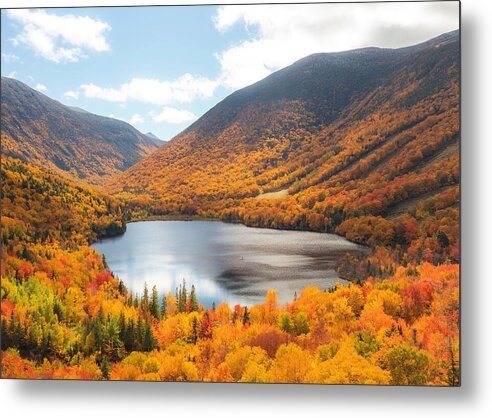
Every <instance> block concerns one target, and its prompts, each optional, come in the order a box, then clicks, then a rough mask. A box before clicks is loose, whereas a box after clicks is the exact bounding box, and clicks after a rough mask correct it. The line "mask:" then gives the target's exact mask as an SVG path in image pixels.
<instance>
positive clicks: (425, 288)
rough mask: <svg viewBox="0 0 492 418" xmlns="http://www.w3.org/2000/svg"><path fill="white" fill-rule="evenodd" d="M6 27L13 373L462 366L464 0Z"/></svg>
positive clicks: (395, 371)
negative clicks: (461, 14)
mask: <svg viewBox="0 0 492 418" xmlns="http://www.w3.org/2000/svg"><path fill="white" fill-rule="evenodd" d="M1 35H2V39H1V48H2V58H1V59H2V61H1V65H2V79H1V145H2V157H1V164H2V171H1V178H2V200H1V203H2V218H1V228H2V241H1V245H2V254H1V263H2V264H1V355H2V358H1V365H2V368H1V370H2V378H24V379H92V380H140V381H142V380H144V381H194V382H244V383H310V384H356V385H422V386H457V385H459V384H460V339H459V336H460V329H459V318H460V264H459V263H460V33H459V3H458V2H453V1H447V2H382V3H377V2H376V3H366V4H362V3H343V4H335V3H324V4H276V5H230V6H229V5H224V6H162V7H98V8H97V7H96V8H65V9H62V8H51V9H50V8H47V9H3V10H2V14H1Z"/></svg>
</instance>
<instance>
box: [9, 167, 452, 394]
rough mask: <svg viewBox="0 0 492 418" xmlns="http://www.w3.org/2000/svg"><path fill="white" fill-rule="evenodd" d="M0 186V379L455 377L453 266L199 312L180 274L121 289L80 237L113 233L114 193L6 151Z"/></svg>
mask: <svg viewBox="0 0 492 418" xmlns="http://www.w3.org/2000/svg"><path fill="white" fill-rule="evenodd" d="M2 192H3V202H4V211H3V217H2V233H3V234H2V240H3V242H2V244H3V251H2V272H1V273H2V288H1V291H2V295H1V297H2V305H1V306H2V323H1V326H2V330H1V332H2V350H3V355H2V376H3V377H15V378H44V379H46V378H56V379H112V380H113V379H114V380H119V379H121V380H169V381H185V380H186V381H210V382H308V383H348V384H397V385H424V384H425V385H456V384H458V382H459V328H458V317H459V266H458V265H457V264H449V263H435V262H434V261H435V260H434V259H431V260H429V261H426V262H422V263H419V264H414V263H411V262H408V263H407V265H406V266H402V265H400V266H398V267H395V265H392V266H390V267H389V268H388V270H387V271H378V273H379V272H381V273H382V275H379V274H376V275H375V276H374V277H372V276H371V277H369V278H368V279H367V280H364V282H363V284H355V283H354V284H351V285H349V286H341V285H340V286H337V287H335V288H332V289H328V290H327V291H320V290H319V289H317V288H314V287H308V288H306V289H304V290H303V292H302V293H301V294H300V295H299V296H298V297H297V298H296V299H295V300H293V301H292V302H291V303H287V304H286V305H285V306H280V305H279V304H278V303H277V298H276V293H275V290H273V289H271V290H269V291H268V294H267V296H266V299H265V302H264V303H263V304H260V305H257V306H251V307H246V306H239V305H236V306H234V307H230V306H228V305H227V303H222V304H220V305H218V306H217V307H215V306H213V307H212V308H210V309H205V308H204V307H203V306H202V305H201V304H200V302H199V300H200V297H199V295H197V294H196V292H195V289H194V288H193V287H192V288H191V289H188V288H187V286H186V283H183V284H182V286H180V288H179V289H177V290H176V293H175V294H173V293H169V294H167V295H166V296H165V297H164V298H162V299H160V298H159V296H158V295H159V292H158V289H156V288H155V287H154V288H152V289H150V290H149V289H147V287H145V288H144V289H142V296H141V297H137V296H136V295H133V294H132V293H130V292H128V291H127V290H126V288H125V285H124V283H122V282H121V281H120V280H118V279H117V278H115V277H114V276H113V275H112V273H111V272H110V271H109V269H108V267H107V265H106V263H105V260H104V259H103V258H101V256H100V255H99V254H97V253H96V252H95V251H93V250H92V249H90V248H89V247H88V246H87V244H88V243H89V242H91V241H92V240H94V239H96V237H101V236H107V235H110V234H116V233H120V232H121V231H122V229H123V228H124V223H123V219H124V218H125V216H126V215H125V210H124V207H123V206H122V205H121V203H119V202H118V201H116V200H113V199H112V198H108V197H106V196H103V195H100V194H98V193H97V192H96V191H94V190H92V189H90V188H88V187H86V186H80V185H77V184H75V183H71V182H69V181H67V180H64V179H61V178H60V177H58V176H56V175H51V174H46V173H44V172H43V171H42V170H41V169H38V168H35V167H33V166H30V165H28V164H25V163H22V162H20V161H19V160H15V159H11V158H3V159H2ZM429 205H430V204H429ZM429 207H432V205H430V206H429ZM47 224H51V227H50V228H46V229H43V226H46V225H47ZM409 225H410V226H409V227H408V230H409V231H411V232H412V231H413V233H414V234H417V233H416V232H415V231H414V229H415V225H414V224H412V223H411V222H409ZM411 225H413V228H414V229H412V228H411ZM408 233H410V232H408ZM441 240H442V241H444V240H445V238H441ZM447 244H448V245H449V243H447ZM377 251H379V252H382V251H383V249H382V248H379V249H377ZM376 255H377V258H378V261H379V262H380V261H381V260H384V259H385V257H386V259H387V260H389V261H390V263H391V262H393V263H394V261H392V258H391V254H390V253H388V252H386V253H384V254H383V253H382V254H379V253H376ZM364 263H366V264H367V265H368V264H370V263H371V258H370V257H369V258H368V259H367V260H363V261H359V263H354V262H352V263H351V264H350V265H352V266H353V265H358V264H361V265H363V264H364ZM436 264H439V265H436ZM367 265H366V269H369V270H370V269H371V268H369V267H367ZM369 270H368V271H369ZM379 270H381V268H380V267H379ZM383 276H384V278H383ZM292 365H295V367H292Z"/></svg>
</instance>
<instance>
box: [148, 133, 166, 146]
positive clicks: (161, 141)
mask: <svg viewBox="0 0 492 418" xmlns="http://www.w3.org/2000/svg"><path fill="white" fill-rule="evenodd" d="M145 135H146V136H147V137H148V138H150V139H151V140H153V141H154V143H155V144H156V145H157V146H159V147H160V146H161V145H163V144H164V142H166V141H164V140H163V139H160V138H158V137H157V136H156V135H154V134H153V133H152V132H147V133H146V134H145Z"/></svg>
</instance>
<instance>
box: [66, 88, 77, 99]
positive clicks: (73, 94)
mask: <svg viewBox="0 0 492 418" xmlns="http://www.w3.org/2000/svg"><path fill="white" fill-rule="evenodd" d="M63 97H65V98H66V99H74V100H78V99H79V92H78V91H74V90H68V91H66V92H65V93H63Z"/></svg>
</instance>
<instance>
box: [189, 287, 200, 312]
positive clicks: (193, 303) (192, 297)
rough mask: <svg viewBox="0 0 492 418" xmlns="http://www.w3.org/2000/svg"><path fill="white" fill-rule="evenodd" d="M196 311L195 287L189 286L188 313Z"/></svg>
mask: <svg viewBox="0 0 492 418" xmlns="http://www.w3.org/2000/svg"><path fill="white" fill-rule="evenodd" d="M197 310H198V301H197V298H196V291H195V285H193V284H192V285H191V292H190V311H191V312H196V311H197Z"/></svg>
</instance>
